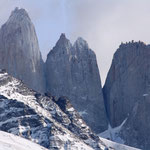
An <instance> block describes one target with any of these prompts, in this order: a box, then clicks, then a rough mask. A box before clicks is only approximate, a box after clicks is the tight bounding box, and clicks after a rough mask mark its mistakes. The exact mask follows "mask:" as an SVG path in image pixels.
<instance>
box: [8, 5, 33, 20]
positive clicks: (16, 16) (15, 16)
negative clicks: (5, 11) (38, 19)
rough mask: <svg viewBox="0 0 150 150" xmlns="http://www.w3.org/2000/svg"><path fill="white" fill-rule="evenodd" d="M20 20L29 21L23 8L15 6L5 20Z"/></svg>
mask: <svg viewBox="0 0 150 150" xmlns="http://www.w3.org/2000/svg"><path fill="white" fill-rule="evenodd" d="M22 20H27V21H31V19H30V17H29V15H28V13H27V11H26V10H25V9H23V8H18V7H16V8H15V9H14V10H13V11H12V12H11V15H10V17H9V19H8V21H7V23H8V22H21V21H22Z"/></svg>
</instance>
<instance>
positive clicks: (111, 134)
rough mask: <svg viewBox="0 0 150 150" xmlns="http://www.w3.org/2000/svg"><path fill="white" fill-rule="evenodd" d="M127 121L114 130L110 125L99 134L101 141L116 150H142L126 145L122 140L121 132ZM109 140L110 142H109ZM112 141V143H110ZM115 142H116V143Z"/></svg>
mask: <svg viewBox="0 0 150 150" xmlns="http://www.w3.org/2000/svg"><path fill="white" fill-rule="evenodd" d="M126 121H127V119H125V120H124V121H123V122H122V124H121V125H120V126H118V127H115V128H112V127H111V126H110V125H109V127H108V129H107V130H106V131H104V132H102V133H100V134H99V136H100V139H101V140H102V141H103V142H104V143H105V144H106V145H107V146H108V147H109V148H112V149H115V150H140V149H137V148H134V147H130V146H127V145H124V143H125V142H124V140H123V139H122V138H121V135H120V132H121V130H122V128H123V126H124V124H125V123H126ZM108 139H109V140H108ZM110 140H111V141H110ZM114 141H115V142H114Z"/></svg>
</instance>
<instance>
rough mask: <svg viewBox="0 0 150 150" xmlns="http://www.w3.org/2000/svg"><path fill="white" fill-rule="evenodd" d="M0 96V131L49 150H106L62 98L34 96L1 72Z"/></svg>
mask: <svg viewBox="0 0 150 150" xmlns="http://www.w3.org/2000/svg"><path fill="white" fill-rule="evenodd" d="M0 93H1V95H0V130H2V131H6V132H9V133H12V134H15V135H18V136H21V137H24V138H26V139H29V140H31V141H33V142H35V143H38V144H40V145H42V146H44V147H46V148H48V149H50V150H60V149H62V150H66V149H77V150H80V149H83V150H93V149H94V150H104V149H105V148H106V146H105V144H103V142H102V141H101V140H100V139H99V137H98V136H96V135H95V134H94V133H93V132H92V131H91V129H90V128H89V127H88V126H87V125H86V123H85V122H84V121H83V120H82V118H81V117H80V116H79V114H78V113H77V111H76V110H75V109H74V108H73V107H72V105H71V104H69V101H68V99H66V98H65V97H61V98H59V99H58V100H56V99H55V98H54V97H52V96H50V95H47V96H45V95H42V94H40V93H37V92H35V91H33V90H31V89H29V88H27V87H26V86H25V84H24V83H22V82H21V81H20V80H17V79H15V78H13V77H12V76H10V75H8V74H7V73H6V72H3V71H0ZM61 101H64V102H66V103H63V104H61ZM57 104H58V105H57Z"/></svg>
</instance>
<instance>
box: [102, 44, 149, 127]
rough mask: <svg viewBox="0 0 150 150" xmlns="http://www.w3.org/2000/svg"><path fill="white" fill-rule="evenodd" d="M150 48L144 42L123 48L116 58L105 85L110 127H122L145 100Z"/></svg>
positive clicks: (147, 86) (120, 48) (123, 46)
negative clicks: (134, 108)
mask: <svg viewBox="0 0 150 150" xmlns="http://www.w3.org/2000/svg"><path fill="white" fill-rule="evenodd" d="M149 56H150V47H149V46H146V45H145V44H144V43H142V42H135V43H134V42H132V43H128V44H122V45H121V46H120V47H119V49H118V50H117V52H116V53H115V54H114V58H113V61H112V65H111V68H110V70H109V73H108V76H107V79H106V83H105V85H104V89H103V92H104V98H105V102H106V107H107V113H108V117H109V120H110V123H111V125H112V126H113V127H115V126H118V125H120V124H121V123H122V122H123V120H124V119H126V118H127V117H128V115H129V114H130V113H131V112H132V110H133V107H134V106H135V103H136V102H138V101H142V100H144V96H143V95H144V93H147V92H148V88H149V84H150V74H149V73H150V69H149V67H150V60H149Z"/></svg>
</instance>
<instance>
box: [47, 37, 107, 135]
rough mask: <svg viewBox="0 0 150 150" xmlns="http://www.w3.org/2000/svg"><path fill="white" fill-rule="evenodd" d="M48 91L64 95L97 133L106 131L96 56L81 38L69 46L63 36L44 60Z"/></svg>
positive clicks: (56, 94)
mask: <svg viewBox="0 0 150 150" xmlns="http://www.w3.org/2000/svg"><path fill="white" fill-rule="evenodd" d="M46 81H47V91H48V92H50V93H52V94H53V95H55V96H56V97H59V96H67V97H68V98H69V99H70V101H71V103H72V104H73V106H74V107H75V108H76V109H77V110H78V111H79V113H80V114H81V115H82V117H83V118H84V120H85V121H86V123H87V124H88V125H89V126H90V127H91V128H92V129H93V130H94V131H95V132H97V133H99V132H101V131H104V130H105V129H107V119H106V114H105V107H104V100H103V94H102V88H101V80H100V75H99V70H98V66H97V61H96V56H95V53H94V52H93V51H92V50H91V49H90V48H89V47H88V44H87V42H86V41H85V40H83V39H82V38H78V39H77V41H76V42H75V43H74V45H73V46H72V44H71V43H70V41H69V40H68V39H67V38H66V37H65V35H64V34H62V35H61V36H60V39H59V40H58V42H57V43H56V46H55V47H54V48H53V49H52V50H51V51H50V52H49V54H48V56H47V60H46Z"/></svg>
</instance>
